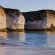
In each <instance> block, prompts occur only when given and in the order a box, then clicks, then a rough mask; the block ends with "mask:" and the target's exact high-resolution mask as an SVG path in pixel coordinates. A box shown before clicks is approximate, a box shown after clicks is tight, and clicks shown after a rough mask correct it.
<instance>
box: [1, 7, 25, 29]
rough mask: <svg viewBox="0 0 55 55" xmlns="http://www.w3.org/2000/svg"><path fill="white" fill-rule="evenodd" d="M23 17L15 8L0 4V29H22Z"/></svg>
mask: <svg viewBox="0 0 55 55" xmlns="http://www.w3.org/2000/svg"><path fill="white" fill-rule="evenodd" d="M24 25H25V19H24V16H23V15H22V13H21V12H20V11H19V10H17V9H10V8H3V7H1V6H0V29H1V30H2V29H12V30H13V29H15V30H16V29H19V30H20V29H24Z"/></svg>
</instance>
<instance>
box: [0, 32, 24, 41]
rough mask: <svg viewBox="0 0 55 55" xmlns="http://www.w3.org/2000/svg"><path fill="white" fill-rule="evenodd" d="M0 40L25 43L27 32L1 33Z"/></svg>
mask: <svg viewBox="0 0 55 55" xmlns="http://www.w3.org/2000/svg"><path fill="white" fill-rule="evenodd" d="M0 38H2V39H13V40H18V41H25V32H0Z"/></svg>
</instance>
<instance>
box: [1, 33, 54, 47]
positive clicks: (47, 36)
mask: <svg viewBox="0 0 55 55" xmlns="http://www.w3.org/2000/svg"><path fill="white" fill-rule="evenodd" d="M0 38H3V39H12V40H18V41H21V42H24V41H25V43H26V42H27V43H29V45H31V46H33V45H34V46H38V47H46V46H47V47H55V32H26V33H25V32H0ZM27 43H26V44H27Z"/></svg>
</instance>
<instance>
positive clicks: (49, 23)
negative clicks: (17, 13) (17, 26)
mask: <svg viewBox="0 0 55 55" xmlns="http://www.w3.org/2000/svg"><path fill="white" fill-rule="evenodd" d="M23 15H24V17H25V21H26V23H25V29H48V28H51V27H55V11H53V10H39V11H32V12H23Z"/></svg>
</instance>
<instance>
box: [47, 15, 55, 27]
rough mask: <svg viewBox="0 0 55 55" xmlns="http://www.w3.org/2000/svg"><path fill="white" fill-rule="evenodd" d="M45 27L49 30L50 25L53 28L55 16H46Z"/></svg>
mask: <svg viewBox="0 0 55 55" xmlns="http://www.w3.org/2000/svg"><path fill="white" fill-rule="evenodd" d="M47 22H48V23H47V26H48V28H51V25H53V27H55V15H53V14H48V16H47Z"/></svg>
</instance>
